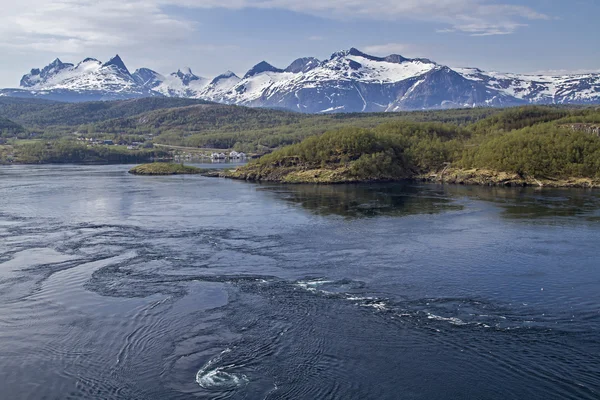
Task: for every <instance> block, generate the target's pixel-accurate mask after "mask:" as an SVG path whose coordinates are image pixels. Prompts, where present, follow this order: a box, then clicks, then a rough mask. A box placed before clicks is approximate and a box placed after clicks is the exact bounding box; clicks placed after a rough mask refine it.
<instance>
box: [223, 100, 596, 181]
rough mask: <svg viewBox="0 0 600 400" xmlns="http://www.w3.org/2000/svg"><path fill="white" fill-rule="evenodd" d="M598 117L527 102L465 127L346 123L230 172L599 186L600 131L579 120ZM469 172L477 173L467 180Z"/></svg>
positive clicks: (259, 176) (281, 177)
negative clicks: (570, 181)
mask: <svg viewBox="0 0 600 400" xmlns="http://www.w3.org/2000/svg"><path fill="white" fill-rule="evenodd" d="M599 119H600V112H599V111H598V110H597V109H577V110H562V109H561V110H557V109H555V108H541V107H526V108H521V109H509V110H505V111H503V112H501V113H499V114H496V115H493V116H491V117H488V118H487V119H484V120H482V121H480V122H477V123H475V124H472V125H470V126H465V127H459V126H457V125H454V124H441V123H414V122H406V121H401V122H390V123H383V124H380V125H378V126H377V127H375V128H373V129H356V128H344V129H339V130H336V131H332V132H328V133H326V134H324V135H322V136H315V137H310V138H308V139H306V140H304V141H303V142H301V143H299V144H295V145H292V146H288V147H284V148H282V149H280V150H278V151H275V152H273V153H271V154H269V155H266V156H264V157H262V158H260V159H259V160H257V161H254V162H252V163H250V164H249V165H248V166H247V167H244V168H240V169H238V170H237V171H235V172H233V173H232V174H231V176H232V177H236V178H242V179H251V180H268V181H284V182H354V181H389V180H398V179H405V178H417V177H420V178H426V177H435V178H436V179H438V180H439V179H443V178H444V176H443V175H444V173H447V174H448V175H447V177H448V176H449V177H451V178H452V180H453V181H457V182H459V181H460V180H461V179H463V180H465V181H468V182H469V183H473V182H477V183H487V184H489V183H495V184H497V183H503V182H504V183H509V184H513V183H516V184H527V183H531V182H536V183H538V184H542V183H541V181H539V180H540V179H542V180H546V181H550V182H546V184H550V185H552V184H553V182H552V181H553V180H554V181H556V180H560V179H571V178H589V179H591V180H593V181H588V182H585V183H582V182H580V184H581V185H596V184H600V182H598V180H599V179H600V136H599V134H598V130H599V129H600V128H598V129H597V128H596V127H595V126H592V125H591V123H590V122H582V121H598V120H599ZM466 170H473V171H471V172H470V174H471V175H468V177H467V175H465V174H464V171H466ZM477 170H485V171H484V172H483V173H482V172H481V171H480V172H479V173H477ZM452 174H455V175H454V177H452ZM482 174H483V175H482ZM467 178H468V179H467ZM493 179H497V180H498V181H493ZM471 180H472V181H471ZM478 180H479V181H478ZM486 180H487V181H486ZM555 184H556V185H557V186H561V185H563V184H562V183H560V182H556V183H555ZM575 184H579V183H577V182H575V183H574V185H575Z"/></svg>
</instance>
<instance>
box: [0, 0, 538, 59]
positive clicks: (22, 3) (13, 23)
mask: <svg viewBox="0 0 600 400" xmlns="http://www.w3.org/2000/svg"><path fill="white" fill-rule="evenodd" d="M501 1H502V0H327V1H323V0H303V1H298V0H102V1H98V0H19V1H11V2H7V1H3V3H7V4H3V5H2V6H3V7H2V8H3V9H2V13H1V14H0V47H5V48H22V49H33V50H38V51H40V50H45V51H48V52H52V53H81V52H82V51H84V50H87V49H90V48H98V47H110V48H119V49H123V48H126V47H135V46H138V45H142V44H143V45H151V44H152V43H155V44H157V45H159V46H160V47H167V46H169V45H171V44H175V43H181V42H182V41H185V42H189V43H191V42H192V41H191V40H190V37H191V34H192V33H193V32H194V30H195V23H194V22H193V21H191V20H188V19H186V18H185V17H182V16H180V15H175V14H173V13H169V12H168V11H167V10H170V9H171V7H173V6H175V7H184V8H227V9H243V8H262V9H284V10H291V11H295V12H300V13H306V14H312V15H318V16H320V17H325V18H343V19H356V18H359V19H361V18H362V19H375V20H389V19H392V20H397V19H415V20H423V21H433V22H438V23H440V24H443V26H441V27H440V29H439V30H438V31H439V32H446V33H447V32H463V33H467V34H470V35H477V36H481V35H499V34H509V33H512V32H514V31H515V30H517V29H518V28H520V27H523V26H526V22H527V21H530V20H539V19H549V17H548V16H546V15H544V14H542V13H539V12H537V11H535V10H533V9H532V8H529V7H525V6H516V5H509V4H502V3H500V2H501ZM317 38H318V37H317V36H315V37H312V38H311V40H317ZM195 41H196V42H199V41H201V40H200V39H199V38H195Z"/></svg>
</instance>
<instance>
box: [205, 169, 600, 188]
mask: <svg viewBox="0 0 600 400" xmlns="http://www.w3.org/2000/svg"><path fill="white" fill-rule="evenodd" d="M343 172H344V169H337V170H327V169H313V170H310V169H309V170H304V171H290V173H288V174H286V175H281V176H282V178H266V179H256V178H254V177H252V176H251V175H247V174H245V173H243V172H242V171H237V170H230V171H219V173H218V174H215V173H212V174H203V175H204V176H208V177H216V176H218V177H222V178H227V179H235V180H244V181H248V182H269V183H286V184H319V185H343V184H356V183H393V182H428V183H437V184H451V185H471V186H495V187H537V188H544V187H548V188H579V189H598V188H600V178H581V177H569V178H548V177H544V178H539V179H538V178H535V177H532V176H520V175H518V174H515V173H507V172H498V171H493V170H489V169H483V168H470V169H467V168H448V169H445V170H443V171H440V172H430V173H425V174H419V175H415V176H407V177H403V178H397V179H387V178H384V179H367V180H359V179H348V178H344V177H343V176H342V174H343Z"/></svg>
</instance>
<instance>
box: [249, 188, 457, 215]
mask: <svg viewBox="0 0 600 400" xmlns="http://www.w3.org/2000/svg"><path fill="white" fill-rule="evenodd" d="M260 190H263V191H266V192H273V193H275V194H276V197H277V198H279V199H282V200H285V201H288V202H291V203H294V204H299V205H300V206H302V207H303V208H305V209H307V210H309V211H310V212H312V213H315V214H317V215H339V216H342V217H347V218H363V217H377V216H396V217H399V216H405V215H413V214H436V213H440V212H444V211H453V210H461V209H462V206H461V205H460V204H458V203H456V202H455V201H454V199H452V198H450V197H448V196H447V195H446V193H445V191H444V188H443V187H439V186H423V185H414V184H408V183H395V184H370V185H365V184H351V185H268V186H264V187H261V188H260Z"/></svg>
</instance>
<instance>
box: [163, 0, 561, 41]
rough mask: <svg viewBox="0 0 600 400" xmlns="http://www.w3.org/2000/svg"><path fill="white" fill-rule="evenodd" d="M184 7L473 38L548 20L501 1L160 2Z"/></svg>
mask: <svg viewBox="0 0 600 400" xmlns="http://www.w3.org/2000/svg"><path fill="white" fill-rule="evenodd" d="M162 1H166V2H170V3H173V2H175V3H177V4H179V5H182V6H187V7H201V8H202V7H204V8H217V7H219V8H230V9H242V8H277V9H284V10H291V11H296V12H301V13H307V14H312V15H317V16H319V17H332V18H369V19H378V20H381V19H387V20H389V19H393V20H396V19H416V20H422V21H433V22H439V23H442V24H445V25H448V27H447V28H446V31H448V30H451V31H453V32H465V33H468V34H472V35H494V34H507V33H513V32H514V31H515V30H516V29H517V28H519V27H522V26H526V24H525V23H524V21H528V20H548V19H551V18H550V17H549V16H547V15H545V14H543V13H540V12H537V11H535V10H534V9H532V8H530V7H526V6H518V5H512V4H503V3H501V2H499V1H502V0H327V1H323V0H304V1H298V0H162Z"/></svg>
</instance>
